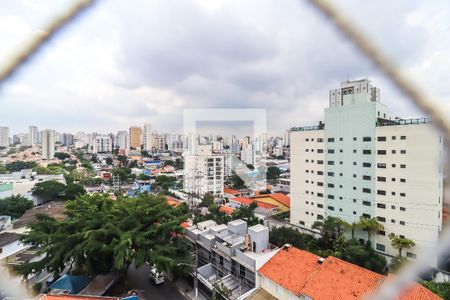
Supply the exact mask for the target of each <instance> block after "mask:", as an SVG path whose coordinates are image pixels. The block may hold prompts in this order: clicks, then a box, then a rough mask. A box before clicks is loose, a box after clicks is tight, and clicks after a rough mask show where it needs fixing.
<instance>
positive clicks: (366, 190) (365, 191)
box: [362, 188, 370, 194]
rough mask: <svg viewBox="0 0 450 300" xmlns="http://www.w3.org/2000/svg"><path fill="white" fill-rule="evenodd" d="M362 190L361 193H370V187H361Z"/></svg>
mask: <svg viewBox="0 0 450 300" xmlns="http://www.w3.org/2000/svg"><path fill="white" fill-rule="evenodd" d="M362 191H363V193H367V194H370V189H368V188H363V189H362Z"/></svg>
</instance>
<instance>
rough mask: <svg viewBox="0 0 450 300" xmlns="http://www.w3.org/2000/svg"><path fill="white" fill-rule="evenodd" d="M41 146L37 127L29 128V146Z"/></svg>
mask: <svg viewBox="0 0 450 300" xmlns="http://www.w3.org/2000/svg"><path fill="white" fill-rule="evenodd" d="M36 144H39V131H38V128H37V126H29V127H28V141H27V145H28V146H34V145H36Z"/></svg>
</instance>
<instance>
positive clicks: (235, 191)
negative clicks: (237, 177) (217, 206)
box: [223, 188, 241, 195]
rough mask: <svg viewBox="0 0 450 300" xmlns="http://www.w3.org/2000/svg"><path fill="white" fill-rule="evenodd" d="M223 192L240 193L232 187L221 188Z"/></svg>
mask: <svg viewBox="0 0 450 300" xmlns="http://www.w3.org/2000/svg"><path fill="white" fill-rule="evenodd" d="M223 192H224V193H225V194H231V195H239V194H240V193H241V192H240V191H238V190H233V189H229V188H223Z"/></svg>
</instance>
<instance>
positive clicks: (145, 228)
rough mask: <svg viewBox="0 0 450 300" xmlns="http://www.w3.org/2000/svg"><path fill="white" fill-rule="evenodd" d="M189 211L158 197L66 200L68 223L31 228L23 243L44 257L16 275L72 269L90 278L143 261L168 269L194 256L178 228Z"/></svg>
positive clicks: (40, 221) (47, 221)
mask: <svg viewBox="0 0 450 300" xmlns="http://www.w3.org/2000/svg"><path fill="white" fill-rule="evenodd" d="M186 213H187V208H186V206H185V205H180V206H179V207H177V208H173V207H171V206H170V205H168V204H167V202H166V199H165V197H160V196H155V195H141V196H140V197H137V198H123V197H119V198H118V199H117V200H115V201H113V200H110V199H109V198H108V196H107V195H101V194H95V195H83V196H80V197H78V198H76V199H75V200H72V201H69V202H68V204H67V205H66V212H65V214H66V218H65V219H64V220H61V221H57V220H55V219H54V218H52V217H49V216H44V215H39V216H38V217H37V222H35V223H32V224H31V225H29V229H30V230H29V231H28V232H26V233H25V234H24V235H23V237H22V241H23V242H24V243H26V244H30V245H33V246H38V247H39V249H40V254H44V253H45V254H46V255H45V256H43V257H42V258H41V259H40V260H38V261H35V262H28V263H26V264H24V265H22V266H21V267H19V268H18V271H19V273H20V274H23V275H25V276H27V275H28V274H38V273H40V272H41V271H43V270H47V271H48V272H51V273H53V274H54V275H55V276H59V275H60V274H61V272H62V271H63V270H64V269H65V268H66V267H67V266H69V269H70V270H69V271H71V272H75V273H79V274H86V275H95V274H101V273H104V272H109V271H111V270H118V271H121V272H123V273H124V274H126V271H127V269H128V267H129V266H130V265H131V264H132V263H134V264H135V265H136V266H137V267H138V266H140V265H142V264H144V263H145V262H148V263H149V264H152V265H156V267H157V269H158V270H164V271H170V270H172V269H173V268H174V267H175V266H176V265H177V264H178V263H179V262H186V261H188V260H189V257H190V252H189V246H188V243H189V242H188V241H187V240H186V239H185V238H183V237H182V236H181V233H182V230H183V228H182V227H181V226H180V224H181V223H182V222H183V221H184V220H186V217H187V215H186Z"/></svg>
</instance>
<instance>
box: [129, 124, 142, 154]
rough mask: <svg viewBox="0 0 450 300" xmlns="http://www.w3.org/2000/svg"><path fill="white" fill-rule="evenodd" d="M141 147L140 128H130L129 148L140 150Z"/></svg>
mask: <svg viewBox="0 0 450 300" xmlns="http://www.w3.org/2000/svg"><path fill="white" fill-rule="evenodd" d="M141 145H142V128H141V127H138V126H131V127H130V147H131V148H133V149H135V150H140V149H141Z"/></svg>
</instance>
